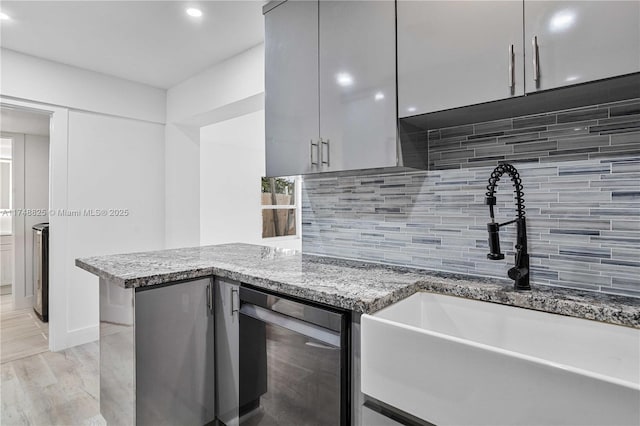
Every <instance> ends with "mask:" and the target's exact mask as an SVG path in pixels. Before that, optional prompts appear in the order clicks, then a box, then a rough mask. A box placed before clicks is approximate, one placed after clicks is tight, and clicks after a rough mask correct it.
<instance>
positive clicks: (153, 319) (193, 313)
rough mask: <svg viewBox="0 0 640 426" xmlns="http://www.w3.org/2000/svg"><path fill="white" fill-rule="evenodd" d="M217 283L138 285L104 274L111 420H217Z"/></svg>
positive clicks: (103, 402)
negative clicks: (214, 296) (124, 283)
mask: <svg viewBox="0 0 640 426" xmlns="http://www.w3.org/2000/svg"><path fill="white" fill-rule="evenodd" d="M212 282H213V278H203V279H197V280H192V281H183V282H176V283H170V284H168V285H159V286H152V287H146V288H145V287H140V288H135V289H134V288H123V287H122V286H121V285H120V284H119V283H117V282H115V281H111V280H105V279H102V278H101V279H100V335H101V337H100V413H101V414H102V416H103V417H104V418H105V420H106V422H107V424H109V425H153V426H157V425H194V426H197V425H205V424H207V423H210V422H212V421H214V420H215V354H214V328H213V327H214V323H213V313H212V309H211V308H212V301H213V300H212V297H211V296H212Z"/></svg>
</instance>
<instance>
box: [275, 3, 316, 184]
mask: <svg viewBox="0 0 640 426" xmlns="http://www.w3.org/2000/svg"><path fill="white" fill-rule="evenodd" d="M265 68H266V73H265V133H266V166H267V169H266V171H267V176H289V175H297V174H301V173H311V172H313V171H319V170H318V166H316V165H314V164H312V163H317V162H318V147H314V146H312V145H311V144H312V141H313V144H316V142H317V140H318V136H319V133H318V132H319V121H318V117H319V111H318V3H317V2H315V1H294V0H289V1H287V2H286V3H283V4H281V5H279V6H277V7H275V8H274V9H272V10H270V11H269V12H268V13H267V14H266V15H265Z"/></svg>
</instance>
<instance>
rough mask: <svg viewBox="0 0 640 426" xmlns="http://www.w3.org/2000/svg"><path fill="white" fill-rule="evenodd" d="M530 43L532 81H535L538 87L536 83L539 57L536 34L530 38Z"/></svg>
mask: <svg viewBox="0 0 640 426" xmlns="http://www.w3.org/2000/svg"><path fill="white" fill-rule="evenodd" d="M531 45H532V47H533V81H535V83H536V87H538V83H540V63H539V62H540V57H539V48H538V36H533V38H532V39H531Z"/></svg>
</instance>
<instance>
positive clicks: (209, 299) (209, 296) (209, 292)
mask: <svg viewBox="0 0 640 426" xmlns="http://www.w3.org/2000/svg"><path fill="white" fill-rule="evenodd" d="M207 308H208V309H209V312H211V314H212V315H213V280H209V284H208V285H207Z"/></svg>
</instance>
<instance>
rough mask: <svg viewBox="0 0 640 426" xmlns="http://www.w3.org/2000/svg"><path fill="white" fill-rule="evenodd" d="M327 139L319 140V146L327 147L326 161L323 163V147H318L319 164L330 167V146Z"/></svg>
mask: <svg viewBox="0 0 640 426" xmlns="http://www.w3.org/2000/svg"><path fill="white" fill-rule="evenodd" d="M329 142H330V141H329V139H327V140H326V141H325V140H322V138H321V139H320V144H321V145H326V146H327V161H324V149H323V147H320V163H321V164H326V165H327V166H329V165H330V151H331V145H330V144H329Z"/></svg>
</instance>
